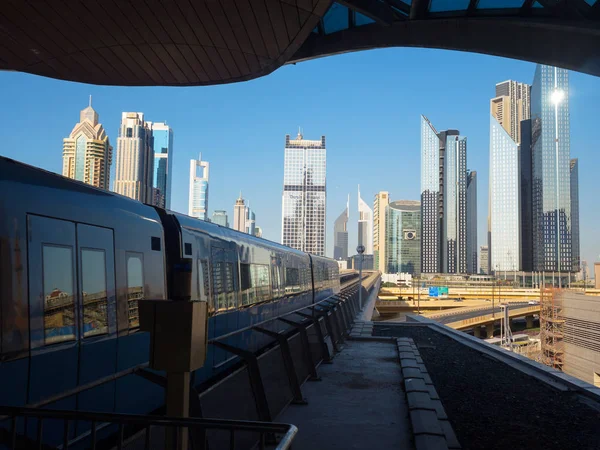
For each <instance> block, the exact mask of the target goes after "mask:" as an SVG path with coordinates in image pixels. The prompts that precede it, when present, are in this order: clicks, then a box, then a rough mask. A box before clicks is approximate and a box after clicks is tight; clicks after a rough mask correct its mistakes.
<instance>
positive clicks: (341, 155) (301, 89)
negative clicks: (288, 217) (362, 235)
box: [0, 48, 600, 263]
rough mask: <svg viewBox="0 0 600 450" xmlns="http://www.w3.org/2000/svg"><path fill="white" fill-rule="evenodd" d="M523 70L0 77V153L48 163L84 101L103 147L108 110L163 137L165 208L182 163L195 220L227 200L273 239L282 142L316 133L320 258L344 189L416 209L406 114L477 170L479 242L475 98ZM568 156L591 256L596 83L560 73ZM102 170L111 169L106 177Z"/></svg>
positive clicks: (374, 54)
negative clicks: (134, 80) (101, 131)
mask: <svg viewBox="0 0 600 450" xmlns="http://www.w3.org/2000/svg"><path fill="white" fill-rule="evenodd" d="M534 70H535V66H534V64H531V63H526V62H521V61H513V60H508V59H504V58H498V57H492V56H484V55H476V54H469V53H460V52H450V51H442V50H429V49H403V48H397V49H385V50H371V51H367V52H359V53H352V54H346V55H340V56H335V57H329V58H323V59H319V60H314V61H309V62H303V63H300V64H297V65H293V66H286V67H283V68H281V69H279V70H277V71H276V72H275V73H273V74H271V75H269V76H267V77H263V78H260V79H257V80H253V81H249V82H245V83H239V84H231V85H222V86H211V87H192V88H162V87H149V88H124V87H103V86H93V85H86V84H79V83H72V82H64V81H58V80H51V79H47V78H42V77H37V76H33V75H27V74H20V73H11V72H0V99H2V102H1V106H0V142H1V143H2V146H1V147H0V154H1V155H3V156H7V157H10V158H14V159H17V160H20V161H23V162H26V163H29V164H33V165H36V166H39V167H42V168H44V169H47V170H51V171H55V172H59V173H60V171H61V167H62V139H63V137H65V136H67V135H68V134H69V133H70V131H71V129H72V128H73V126H74V125H75V123H76V122H77V121H78V119H79V111H80V110H81V109H83V108H84V107H85V106H87V101H88V96H89V95H90V94H91V95H92V96H93V106H94V109H96V111H97V112H98V113H99V115H100V121H101V122H102V123H103V125H104V127H105V128H106V130H107V132H108V135H109V137H110V140H111V142H112V144H113V146H114V147H115V151H116V137H117V132H118V128H119V122H120V118H121V112H122V111H139V112H144V113H145V116H146V118H147V120H152V121H167V123H168V124H169V125H171V127H172V128H173V130H174V133H175V139H174V178H173V193H172V200H171V201H172V207H173V209H175V210H177V211H181V212H187V204H188V176H189V174H188V172H189V160H190V158H194V157H196V156H197V155H198V153H200V152H202V155H203V158H204V159H206V160H208V161H209V162H210V164H211V167H210V171H211V173H210V176H211V180H210V188H209V189H210V198H209V210H210V213H211V214H212V211H213V210H215V209H226V210H227V211H228V212H229V215H230V220H231V218H232V215H233V204H234V202H235V199H236V198H237V196H238V194H239V192H240V190H241V191H242V192H243V196H244V197H245V198H247V199H248V200H249V201H250V206H251V207H252V208H253V209H254V211H255V212H256V222H257V225H258V226H260V227H262V228H263V230H264V237H266V238H268V239H271V240H274V241H279V240H280V228H281V191H282V183H283V147H284V138H285V134H291V135H295V134H296V133H297V130H298V126H301V127H302V128H303V131H304V137H305V138H307V139H319V138H320V136H321V135H322V134H324V135H326V137H327V153H328V154H327V189H328V192H327V253H328V255H331V254H332V253H333V251H332V248H333V238H332V228H333V221H334V220H335V218H336V217H337V216H338V215H339V213H340V212H341V211H342V209H343V208H344V207H345V204H346V198H347V195H348V194H350V207H351V210H350V223H349V231H350V246H351V249H352V248H354V247H355V246H356V236H357V223H356V220H357V212H356V210H357V198H356V192H357V185H358V184H360V186H361V193H362V196H363V198H364V199H365V200H366V201H367V202H368V203H369V204H371V205H372V203H373V196H374V195H375V193H376V192H378V191H380V190H387V191H389V192H390V196H391V198H392V200H401V199H414V200H418V199H419V187H420V154H419V149H420V114H424V115H426V116H427V117H428V118H429V119H430V120H431V122H432V123H433V124H434V126H435V127H436V128H437V129H438V130H443V129H446V128H458V129H459V130H460V131H461V134H463V135H465V136H467V137H468V156H467V158H468V167H469V168H470V169H472V170H477V172H478V177H479V180H478V183H479V184H478V217H479V225H478V228H479V233H478V239H479V243H480V245H483V244H485V239H486V234H485V233H486V228H487V222H486V221H487V194H488V190H487V182H488V151H489V100H490V98H491V97H492V96H493V95H494V88H495V84H496V83H498V82H500V81H504V80H507V79H514V80H517V81H522V82H526V83H531V82H532V80H533V74H534ZM570 83H571V86H570V89H571V90H570V94H571V95H570V99H569V100H570V111H571V157H578V158H579V159H580V175H579V176H580V205H581V206H580V217H581V244H582V256H583V258H584V259H587V261H588V263H592V262H593V261H596V260H597V258H598V255H599V253H600V238H599V235H598V233H597V232H595V230H594V224H595V223H600V208H598V207H596V206H594V205H596V204H597V202H595V201H594V200H595V199H594V198H593V197H594V188H593V186H594V178H595V176H596V170H597V168H598V167H600V164H599V163H600V152H598V151H597V146H598V139H597V130H596V127H597V126H598V117H600V79H599V78H596V77H592V76H588V75H583V74H579V73H576V72H571V79H570ZM113 171H114V167H113Z"/></svg>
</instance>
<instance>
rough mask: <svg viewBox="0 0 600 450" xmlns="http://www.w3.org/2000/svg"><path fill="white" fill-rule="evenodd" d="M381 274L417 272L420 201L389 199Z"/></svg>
mask: <svg viewBox="0 0 600 450" xmlns="http://www.w3.org/2000/svg"><path fill="white" fill-rule="evenodd" d="M385 211H386V213H385V214H386V217H385V243H386V250H385V254H386V268H385V270H382V271H383V272H385V273H399V272H403V273H410V274H413V275H414V274H419V273H420V272H421V238H420V230H421V203H420V202H418V201H412V200H400V201H396V202H390V203H389V204H388V205H387V206H386V208H385Z"/></svg>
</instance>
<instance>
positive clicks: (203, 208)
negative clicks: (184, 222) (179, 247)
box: [188, 155, 210, 220]
mask: <svg viewBox="0 0 600 450" xmlns="http://www.w3.org/2000/svg"><path fill="white" fill-rule="evenodd" d="M209 170H210V164H209V163H208V162H207V161H202V155H200V157H199V158H198V159H192V160H190V193H189V205H188V215H190V216H192V217H197V218H198V219H202V220H206V218H207V214H208V180H209Z"/></svg>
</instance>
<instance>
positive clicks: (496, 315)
mask: <svg viewBox="0 0 600 450" xmlns="http://www.w3.org/2000/svg"><path fill="white" fill-rule="evenodd" d="M539 313H540V305H528V304H518V305H510V307H509V310H508V317H509V318H510V319H514V318H518V317H528V316H533V315H534V314H539ZM427 317H428V318H429V319H433V320H435V321H437V322H440V323H443V324H444V325H447V326H449V327H450V328H453V329H455V330H467V329H470V328H473V327H477V326H482V325H488V324H493V323H494V322H496V321H499V320H500V318H501V317H502V309H501V308H500V306H495V307H494V308H492V307H487V308H475V309H474V308H465V310H454V311H452V312H451V313H450V312H447V313H445V314H437V315H436V314H429V315H428V316H427Z"/></svg>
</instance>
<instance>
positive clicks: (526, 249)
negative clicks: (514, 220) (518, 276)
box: [519, 119, 533, 272]
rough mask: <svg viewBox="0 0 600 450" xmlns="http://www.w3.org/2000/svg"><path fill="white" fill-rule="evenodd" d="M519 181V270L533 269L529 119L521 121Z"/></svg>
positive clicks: (529, 270)
mask: <svg viewBox="0 0 600 450" xmlns="http://www.w3.org/2000/svg"><path fill="white" fill-rule="evenodd" d="M519 153H520V158H519V162H520V164H521V167H520V177H519V182H520V183H521V191H520V192H521V209H520V211H521V270H523V271H524V272H532V271H533V209H532V205H533V173H532V171H531V164H532V160H531V119H527V120H523V121H522V122H521V147H520V149H519Z"/></svg>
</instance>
